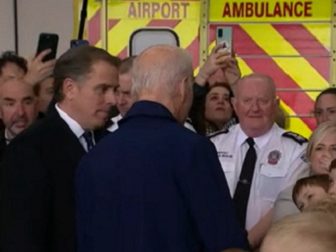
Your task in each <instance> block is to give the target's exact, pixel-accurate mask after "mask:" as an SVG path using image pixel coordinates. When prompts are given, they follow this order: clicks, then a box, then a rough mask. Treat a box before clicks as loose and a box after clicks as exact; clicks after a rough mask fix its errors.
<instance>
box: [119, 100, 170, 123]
mask: <svg viewBox="0 0 336 252" xmlns="http://www.w3.org/2000/svg"><path fill="white" fill-rule="evenodd" d="M136 116H149V117H151V116H154V117H162V118H167V119H170V120H173V121H176V119H175V118H174V117H173V115H172V113H171V112H170V111H169V110H168V109H167V108H166V107H165V106H163V105H162V104H160V103H158V102H154V101H138V102H136V103H134V104H133V106H132V107H131V108H130V110H129V111H128V112H127V114H126V115H125V116H124V117H123V119H122V120H120V123H121V124H122V123H124V122H125V121H127V120H128V119H129V118H132V117H136Z"/></svg>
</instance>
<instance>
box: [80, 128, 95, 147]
mask: <svg viewBox="0 0 336 252" xmlns="http://www.w3.org/2000/svg"><path fill="white" fill-rule="evenodd" d="M83 137H84V139H85V142H86V146H87V149H88V151H89V150H91V149H92V148H93V146H94V143H93V135H92V132H91V131H85V132H84V133H83Z"/></svg>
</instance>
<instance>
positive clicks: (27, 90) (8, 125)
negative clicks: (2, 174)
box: [0, 79, 37, 160]
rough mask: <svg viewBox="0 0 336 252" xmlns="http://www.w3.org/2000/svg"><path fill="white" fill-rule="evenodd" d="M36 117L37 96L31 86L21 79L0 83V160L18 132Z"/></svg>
mask: <svg viewBox="0 0 336 252" xmlns="http://www.w3.org/2000/svg"><path fill="white" fill-rule="evenodd" d="M36 117H37V98H36V97H35V95H34V92H33V87H32V86H31V85H30V84H29V83H27V82H25V81H24V80H23V79H9V80H7V81H4V82H3V83H2V84H1V85H0V118H1V120H2V122H3V124H4V129H3V130H1V131H0V160H1V158H2V155H3V153H4V151H5V149H6V147H7V145H8V144H9V143H10V141H12V140H13V139H14V138H15V137H16V136H17V135H18V134H20V133H21V132H22V131H23V130H25V129H26V128H28V127H29V126H30V125H31V124H32V123H33V122H34V121H35V120H36Z"/></svg>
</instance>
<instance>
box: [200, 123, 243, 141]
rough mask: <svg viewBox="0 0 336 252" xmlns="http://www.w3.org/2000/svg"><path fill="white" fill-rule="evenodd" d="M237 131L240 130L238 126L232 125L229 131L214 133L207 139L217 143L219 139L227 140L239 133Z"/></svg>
mask: <svg viewBox="0 0 336 252" xmlns="http://www.w3.org/2000/svg"><path fill="white" fill-rule="evenodd" d="M237 129H238V126H237V124H236V125H232V126H231V127H229V128H227V129H223V130H220V131H217V132H214V133H212V134H210V135H208V136H207V137H208V138H209V139H210V140H211V141H216V140H218V139H222V138H227V137H230V136H231V135H233V134H236V133H237Z"/></svg>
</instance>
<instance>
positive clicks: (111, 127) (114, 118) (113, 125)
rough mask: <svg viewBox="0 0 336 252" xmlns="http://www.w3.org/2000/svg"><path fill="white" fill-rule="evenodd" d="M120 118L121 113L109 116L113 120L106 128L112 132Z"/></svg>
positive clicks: (116, 127) (117, 126)
mask: <svg viewBox="0 0 336 252" xmlns="http://www.w3.org/2000/svg"><path fill="white" fill-rule="evenodd" d="M121 119H122V116H121V114H118V115H116V116H115V117H112V118H111V121H112V122H113V123H112V125H111V126H110V127H108V128H107V130H108V131H110V132H113V131H116V130H117V129H118V128H119V125H118V122H119V121H120V120H121Z"/></svg>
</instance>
